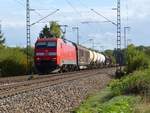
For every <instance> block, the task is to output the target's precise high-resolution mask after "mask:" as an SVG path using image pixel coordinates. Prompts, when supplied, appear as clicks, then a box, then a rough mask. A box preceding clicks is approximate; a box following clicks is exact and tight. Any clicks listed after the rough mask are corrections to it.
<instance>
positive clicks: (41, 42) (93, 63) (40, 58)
mask: <svg viewBox="0 0 150 113" xmlns="http://www.w3.org/2000/svg"><path fill="white" fill-rule="evenodd" d="M34 51H35V55H34V62H35V66H36V68H37V70H38V72H39V73H47V72H52V71H55V70H57V71H59V72H67V71H76V70H81V69H93V68H100V67H104V66H105V65H106V57H105V56H104V55H103V54H101V53H99V52H96V51H93V50H90V49H88V48H86V47H83V46H81V45H77V44H75V43H73V42H70V41H67V40H65V39H61V38H42V39H38V40H37V41H36V43H35V50H34ZM107 59H108V57H107ZM107 65H108V60H107Z"/></svg>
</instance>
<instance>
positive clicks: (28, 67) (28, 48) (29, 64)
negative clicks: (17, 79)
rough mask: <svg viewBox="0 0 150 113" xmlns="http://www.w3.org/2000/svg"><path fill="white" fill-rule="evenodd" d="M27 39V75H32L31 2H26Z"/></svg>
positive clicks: (27, 0)
mask: <svg viewBox="0 0 150 113" xmlns="http://www.w3.org/2000/svg"><path fill="white" fill-rule="evenodd" d="M26 39H27V45H26V48H27V74H28V75H30V74H31V67H32V66H31V65H32V64H31V56H30V47H31V37H30V1H29V0H26Z"/></svg>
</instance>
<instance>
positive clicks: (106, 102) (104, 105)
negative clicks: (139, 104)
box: [73, 88, 139, 113]
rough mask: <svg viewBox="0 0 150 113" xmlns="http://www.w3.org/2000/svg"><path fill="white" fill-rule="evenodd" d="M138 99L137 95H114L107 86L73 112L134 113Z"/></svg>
mask: <svg viewBox="0 0 150 113" xmlns="http://www.w3.org/2000/svg"><path fill="white" fill-rule="evenodd" d="M136 100H139V99H137V97H135V96H116V97H113V95H112V93H111V90H110V89H109V88H106V89H105V90H103V91H101V92H98V93H97V94H96V95H94V96H91V97H89V98H88V99H87V101H85V102H84V103H83V104H82V105H81V106H80V107H79V108H77V109H75V110H74V111H73V113H132V112H133V110H134V109H133V108H134V105H135V104H134V103H136Z"/></svg>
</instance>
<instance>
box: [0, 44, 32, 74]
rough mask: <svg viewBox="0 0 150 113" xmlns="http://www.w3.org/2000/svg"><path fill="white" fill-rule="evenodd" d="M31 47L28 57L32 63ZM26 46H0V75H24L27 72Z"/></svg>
mask: <svg viewBox="0 0 150 113" xmlns="http://www.w3.org/2000/svg"><path fill="white" fill-rule="evenodd" d="M33 53H34V52H33V49H32V48H31V49H30V57H31V58H32V61H31V63H32V65H33V64H34V63H33ZM27 67H28V65H27V51H26V48H19V47H15V48H11V47H6V46H0V76H2V77H5V76H18V75H25V74H26V73H27V72H28V70H27V69H28V68H27Z"/></svg>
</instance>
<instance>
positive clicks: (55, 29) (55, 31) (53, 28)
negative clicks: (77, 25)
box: [50, 21, 62, 38]
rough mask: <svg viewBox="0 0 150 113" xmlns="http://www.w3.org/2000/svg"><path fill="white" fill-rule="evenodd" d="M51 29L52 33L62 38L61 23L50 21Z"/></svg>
mask: <svg viewBox="0 0 150 113" xmlns="http://www.w3.org/2000/svg"><path fill="white" fill-rule="evenodd" d="M50 31H51V34H52V35H53V36H54V37H56V38H60V37H61V33H62V32H61V28H60V25H59V24H58V23H57V22H54V21H53V22H51V23H50Z"/></svg>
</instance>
